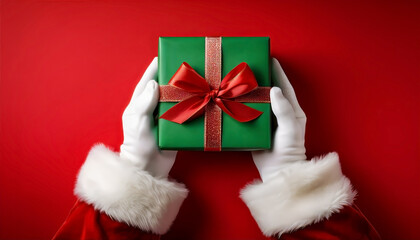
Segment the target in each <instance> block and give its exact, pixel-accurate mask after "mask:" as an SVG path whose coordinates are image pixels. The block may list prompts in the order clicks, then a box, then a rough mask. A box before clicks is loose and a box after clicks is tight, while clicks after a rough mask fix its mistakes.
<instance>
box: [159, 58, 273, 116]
mask: <svg viewBox="0 0 420 240" xmlns="http://www.w3.org/2000/svg"><path fill="white" fill-rule="evenodd" d="M169 86H171V87H169ZM169 86H161V89H160V90H161V95H162V97H161V101H162V99H164V100H165V101H168V99H171V101H180V102H179V103H178V104H176V105H175V106H173V107H172V108H170V109H169V110H167V111H166V112H165V113H164V114H162V115H161V116H160V118H163V119H166V120H169V121H172V122H176V123H179V124H182V123H184V122H185V121H187V120H190V119H194V118H196V117H198V116H200V115H202V114H203V113H204V107H205V106H206V105H207V104H208V103H209V102H210V101H213V102H214V103H215V104H216V105H217V106H218V107H219V108H220V109H221V110H222V111H224V112H225V113H227V114H228V115H229V116H231V117H232V118H234V119H235V120H237V121H239V122H249V121H251V120H254V119H256V118H257V117H259V116H260V115H261V114H262V112H261V111H258V110H256V109H253V108H251V107H248V106H246V105H245V104H243V103H241V102H239V101H235V99H237V98H238V99H240V97H241V96H244V95H246V94H247V93H250V92H252V91H253V90H255V89H258V83H257V80H256V79H255V77H254V74H253V73H252V71H251V69H250V68H249V66H248V64H246V63H240V64H239V65H238V66H236V67H235V68H233V69H232V70H231V71H230V72H229V73H228V74H227V75H226V76H225V77H224V78H223V80H222V81H221V83H220V86H219V88H218V89H212V88H211V87H210V86H209V84H208V83H207V81H206V80H205V79H204V78H203V77H201V76H200V75H199V74H198V73H197V72H196V71H195V70H194V69H193V68H192V67H191V66H190V65H189V64H188V63H186V62H184V63H182V64H181V66H180V68H179V69H178V70H177V71H176V73H175V74H174V75H173V77H172V78H171V80H170V81H169ZM267 89H269V88H267ZM179 90H182V91H179ZM266 91H267V90H265V89H264V90H261V89H260V90H258V92H266ZM264 95H265V96H267V94H266V93H265V94H264ZM246 100H247V99H246V98H243V99H242V101H246ZM249 100H251V101H252V97H251V99H249ZM251 101H250V102H251Z"/></svg>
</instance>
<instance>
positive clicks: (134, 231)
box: [53, 201, 160, 240]
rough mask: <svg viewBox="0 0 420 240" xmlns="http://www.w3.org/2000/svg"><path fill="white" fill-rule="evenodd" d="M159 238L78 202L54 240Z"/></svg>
mask: <svg viewBox="0 0 420 240" xmlns="http://www.w3.org/2000/svg"><path fill="white" fill-rule="evenodd" d="M159 238H160V235H157V234H153V233H150V232H145V231H142V230H140V229H139V228H136V227H131V226H128V225H127V224H125V223H121V222H118V221H114V220H112V219H111V218H110V217H109V216H108V215H106V214H105V213H101V212H99V211H97V210H95V209H94V208H93V206H92V205H89V204H86V203H84V202H82V201H77V202H76V204H75V205H74V207H73V208H72V210H71V211H70V214H69V216H68V217H67V219H66V220H65V221H64V223H63V225H62V226H61V227H60V229H59V230H58V231H57V233H56V234H55V235H54V237H53V240H60V239H72V240H76V239H80V240H88V239H89V240H90V239H98V240H99V239H109V240H116V239H118V240H122V239H140V240H154V239H156V240H157V239H159Z"/></svg>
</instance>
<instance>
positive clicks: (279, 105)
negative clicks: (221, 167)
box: [252, 58, 306, 182]
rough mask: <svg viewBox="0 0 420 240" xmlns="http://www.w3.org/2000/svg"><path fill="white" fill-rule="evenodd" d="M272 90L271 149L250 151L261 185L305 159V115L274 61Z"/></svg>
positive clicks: (280, 69) (276, 62)
mask: <svg viewBox="0 0 420 240" xmlns="http://www.w3.org/2000/svg"><path fill="white" fill-rule="evenodd" d="M272 73H273V84H274V86H276V87H273V88H272V89H271V91H270V99H271V108H272V110H273V113H274V115H275V116H276V118H277V129H276V131H275V134H274V142H273V147H272V149H271V150H268V151H254V152H252V158H253V160H254V163H255V165H256V166H257V168H258V172H259V173H260V176H261V179H262V180H263V182H265V181H267V180H268V179H270V178H271V177H273V176H274V175H275V174H276V173H278V172H279V170H280V169H281V168H282V167H284V166H285V165H287V164H290V163H294V162H296V161H301V160H306V155H305V151H306V150H305V145H304V144H305V125H306V115H305V113H304V112H303V110H302V108H301V107H300V106H299V103H298V101H297V98H296V95H295V91H294V90H293V87H292V85H291V84H290V82H289V80H288V79H287V76H286V74H285V73H284V71H283V69H282V67H281V66H280V63H279V61H278V60H277V59H275V58H273V59H272Z"/></svg>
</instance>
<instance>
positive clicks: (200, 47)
mask: <svg viewBox="0 0 420 240" xmlns="http://www.w3.org/2000/svg"><path fill="white" fill-rule="evenodd" d="M221 51H222V69H221V70H222V71H221V73H222V79H223V77H224V76H225V75H226V74H227V73H228V72H229V71H231V70H232V69H233V68H234V67H236V66H237V65H238V64H240V63H241V62H246V63H247V64H248V65H249V67H250V68H251V70H252V71H253V73H254V76H255V78H256V80H257V82H258V85H259V86H260V87H270V86H271V77H270V39H269V38H268V37H222V50H221ZM158 57H159V58H158V66H159V67H158V83H159V85H168V82H169V80H170V79H171V77H172V76H173V75H174V74H175V72H176V71H177V70H178V68H179V67H180V66H181V64H182V63H183V62H187V63H188V64H189V65H190V66H191V67H192V68H193V69H194V70H195V71H196V72H197V73H198V74H200V75H201V76H202V77H204V76H205V37H160V38H159V56H158ZM175 104H177V102H159V104H158V108H157V117H159V116H161V115H162V114H163V113H165V112H166V111H167V110H168V109H169V108H171V107H172V106H174V105H175ZM244 104H245V105H247V106H249V107H252V108H254V109H256V110H259V111H262V112H263V114H262V115H261V116H259V117H258V118H257V119H255V120H252V121H250V122H244V123H241V122H238V121H236V120H235V119H233V118H232V117H231V116H229V115H227V114H226V113H225V112H222V127H221V132H222V133H221V138H222V139H221V140H222V141H221V147H222V150H223V151H225V150H258V149H269V148H271V106H270V103H244ZM157 141H158V146H159V148H160V149H164V150H203V149H204V116H200V117H198V118H196V119H194V120H191V121H187V122H185V123H183V124H178V123H174V122H171V121H168V120H165V119H160V118H159V119H158V120H157Z"/></svg>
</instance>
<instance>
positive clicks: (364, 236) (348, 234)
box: [280, 206, 381, 240]
mask: <svg viewBox="0 0 420 240" xmlns="http://www.w3.org/2000/svg"><path fill="white" fill-rule="evenodd" d="M280 239H281V240H297V239H299V240H301V239H322V240H346V239H348V240H356V239H357V240H379V239H381V238H380V236H379V234H378V233H377V232H376V230H375V228H374V227H373V226H372V225H371V224H370V223H369V221H368V220H367V219H366V217H365V216H364V215H363V214H362V212H361V211H360V210H359V209H358V208H357V207H355V206H354V207H350V206H344V208H343V209H342V210H341V211H340V212H339V213H335V214H333V215H332V216H331V217H329V218H328V219H326V220H323V221H321V222H318V223H315V224H312V225H309V226H307V227H305V228H302V229H299V230H297V231H295V232H291V233H285V234H283V235H282V236H281V237H280Z"/></svg>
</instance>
